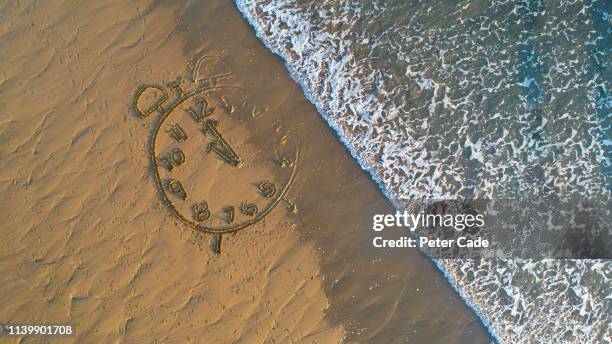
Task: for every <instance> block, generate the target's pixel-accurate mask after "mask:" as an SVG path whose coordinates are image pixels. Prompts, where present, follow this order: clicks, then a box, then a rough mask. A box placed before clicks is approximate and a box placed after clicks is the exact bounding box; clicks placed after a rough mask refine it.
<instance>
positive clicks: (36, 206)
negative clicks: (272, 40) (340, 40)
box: [0, 0, 491, 343]
mask: <svg viewBox="0 0 612 344" xmlns="http://www.w3.org/2000/svg"><path fill="white" fill-rule="evenodd" d="M0 37H1V38H0V95H1V96H0V112H1V113H2V117H1V118H0V142H1V144H0V159H1V160H0V185H1V189H2V193H3V194H4V197H3V202H2V203H0V224H1V226H0V235H1V236H2V237H3V240H2V242H1V244H0V276H1V277H0V304H1V305H2V307H0V323H14V324H43V323H53V324H73V325H74V327H75V329H76V334H75V335H74V336H72V337H69V339H67V340H66V341H65V342H70V341H73V342H79V343H110V342H112V343H341V342H346V343H489V342H491V339H490V337H489V335H488V333H487V332H486V329H485V328H484V327H483V326H482V324H481V323H480V321H479V320H478V318H477V317H476V316H475V315H474V314H473V312H472V311H471V310H469V309H468V308H467V307H466V306H465V304H464V303H463V302H462V301H461V300H460V298H459V297H458V295H457V294H456V293H455V292H454V291H453V290H452V289H451V288H450V287H449V285H448V284H447V282H446V281H445V279H444V278H443V276H442V275H441V274H440V272H438V271H437V270H436V269H435V267H434V266H433V264H432V263H431V262H430V261H429V260H428V259H426V258H425V257H424V256H423V255H422V254H421V253H419V252H418V251H417V250H401V251H393V252H394V253H389V252H383V251H376V250H374V249H373V248H372V246H371V245H370V241H371V236H372V233H371V225H372V215H373V214H376V213H391V212H393V209H392V207H391V205H390V204H389V203H388V202H387V201H386V199H385V198H384V196H383V195H382V193H381V192H380V191H379V189H378V188H377V186H376V185H375V183H374V182H373V181H372V180H371V179H370V177H369V176H368V175H367V173H365V172H364V171H363V170H361V168H360V167H359V166H358V164H357V163H356V162H355V161H354V160H353V158H352V157H351V156H350V154H349V153H348V152H347V150H346V149H345V147H344V146H343V145H342V144H341V143H340V142H339V140H338V138H337V137H336V136H335V135H334V133H333V131H332V130H331V129H330V128H329V127H328V125H327V123H326V122H325V121H324V120H323V119H322V118H321V116H320V115H319V114H318V113H317V111H316V109H315V108H314V107H313V106H312V105H311V104H310V103H309V102H308V101H307V99H306V98H305V97H304V95H303V92H302V90H301V89H300V87H299V86H298V85H297V84H295V83H294V82H293V81H292V80H291V78H290V76H289V74H288V73H287V71H286V69H285V67H284V66H283V63H282V61H281V60H280V59H279V58H278V57H277V56H275V55H273V54H272V53H271V52H269V51H268V50H267V49H266V48H265V46H264V45H263V44H262V43H261V42H260V41H259V40H258V39H257V37H256V36H255V34H254V32H253V31H252V29H251V27H250V26H249V25H248V23H247V22H246V21H245V20H244V19H243V18H242V17H241V16H240V13H239V12H238V10H237V9H236V7H235V5H234V3H233V2H231V1H219V0H214V1H176V2H173V1H134V2H123V1H114V2H113V1H97V2H93V1H90V2H71V3H65V2H60V1H44V2H40V1H21V2H7V3H4V4H2V5H0ZM203 56H213V57H214V58H209V59H202V57H203ZM198 58H200V59H198ZM196 61H202V62H201V63H196ZM194 75H195V79H198V78H200V79H199V80H200V81H199V82H198V80H194ZM215 75H216V76H218V78H212V79H210V78H209V79H207V77H208V76H215ZM177 80H181V83H180V87H181V89H177V88H173V87H172V86H173V84H172V82H175V81H177ZM149 84H155V85H159V86H160V87H162V88H163V89H164V90H165V92H166V93H167V95H168V97H169V99H168V100H167V102H165V103H164V105H166V109H168V106H169V104H171V103H172V101H173V100H176V99H177V98H180V97H181V94H182V93H181V91H184V92H189V91H190V90H194V89H197V88H198V87H213V86H228V87H227V88H223V89H222V90H219V91H218V92H216V93H215V94H214V99H216V100H215V101H214V102H215V104H212V103H213V101H210V103H211V106H212V105H214V107H215V112H214V114H212V115H211V116H212V117H211V118H215V119H216V120H218V125H219V128H221V129H223V130H225V129H227V130H225V131H223V135H225V136H224V137H226V140H227V142H228V144H229V145H232V146H233V147H234V148H235V151H236V152H237V154H238V155H240V157H241V159H242V161H243V162H244V166H242V167H241V169H240V172H237V171H238V170H236V169H228V167H227V166H226V165H227V164H225V163H224V162H223V161H221V160H220V159H214V157H215V155H214V154H209V153H210V152H209V153H206V152H204V150H203V147H204V146H205V141H204V140H205V136H202V137H203V139H201V140H197V139H195V137H196V134H195V131H194V132H193V133H194V134H192V132H188V133H187V134H188V136H189V138H188V139H187V140H186V141H185V142H182V143H181V145H182V146H181V147H183V149H184V151H185V154H186V159H185V166H183V167H184V169H183V170H181V171H180V173H183V174H182V175H181V178H182V179H180V180H181V181H182V183H183V184H182V185H184V188H185V190H186V192H187V193H189V196H188V197H187V198H188V200H189V201H190V202H191V200H203V199H206V200H207V201H208V203H207V204H208V205H209V206H210V212H211V216H212V217H211V219H213V220H214V221H216V222H215V223H219V224H221V223H223V221H227V219H225V218H224V217H223V216H224V215H223V214H224V211H225V210H224V209H225V208H221V207H222V206H225V205H226V204H230V203H231V202H233V203H231V204H233V205H235V206H236V207H237V208H236V209H238V208H239V207H240V203H237V202H241V201H242V200H243V199H244V200H245V201H246V200H247V198H248V200H250V199H255V198H256V196H257V193H256V191H257V189H256V188H255V187H254V186H253V185H254V183H256V182H259V181H261V180H263V179H265V178H277V177H278V178H279V180H280V182H279V183H280V184H282V185H287V188H286V192H285V193H284V194H283V196H282V199H280V198H279V199H278V201H276V200H275V199H274V198H273V196H272V198H271V199H272V200H271V201H266V199H264V198H262V199H261V200H258V201H257V202H260V203H256V204H257V207H258V208H257V209H258V211H261V212H262V213H263V210H264V209H267V208H265V207H268V206H270V209H269V210H270V211H269V212H268V213H266V214H265V216H262V217H261V219H258V220H257V221H256V222H255V223H254V224H252V225H249V226H245V227H244V228H242V229H240V230H238V231H236V232H235V233H232V234H224V235H223V241H222V252H221V254H216V253H215V252H214V250H213V248H214V245H215V240H214V239H215V237H214V236H213V235H211V234H207V233H200V232H197V231H194V230H192V229H191V228H189V226H186V225H185V223H184V222H183V221H181V220H180V219H178V218H177V217H176V216H174V214H173V213H172V211H171V210H170V209H169V208H168V206H167V204H166V202H164V200H163V198H162V197H161V194H160V193H161V191H160V190H159V188H158V187H157V186H156V179H155V173H154V169H153V167H152V164H151V159H150V153H151V152H150V150H151V140H152V135H153V134H152V133H153V132H154V129H155V126H156V125H157V124H158V123H159V122H158V121H159V116H160V111H152V113H151V114H149V115H147V116H145V117H144V118H143V117H142V116H140V115H139V114H138V113H136V112H135V111H134V104H135V98H134V95H135V92H136V91H137V90H138V89H139V88H141V87H143V85H149ZM202 85H205V86H202ZM146 95H148V96H150V98H151V99H145V98H146V97H145V98H143V99H141V100H142V103H140V102H136V104H139V105H138V106H141V107H142V108H146V107H147V106H146V105H151V104H155V101H156V99H159V98H156V97H159V93H156V91H154V90H152V91H151V92H149V93H147V94H146ZM211 97H212V95H211ZM147 102H148V103H147ZM149 107H150V106H149ZM215 116H216V117H215ZM185 123H187V122H185ZM186 125H187V124H186ZM186 125H184V126H186ZM193 128H196V127H195V126H194V127H193ZM186 130H187V129H186ZM194 130H195V129H194ZM162 134H165V133H164V132H163V131H162ZM197 135H199V133H198V134H197ZM275 135H278V137H276V139H278V147H280V148H277V147H271V146H270V145H269V144H268V142H276V141H274V140H275ZM198 137H199V136H198ZM269 140H272V141H269ZM171 144H174V142H173V141H172V140H171V139H169V138H168V137H164V138H161V139H159V145H160V146H163V145H167V146H170V145H171ZM198 152H199V153H198ZM297 152H299V154H298V153H297ZM197 154H200V155H201V156H202V158H201V159H204V158H206V159H209V160H206V161H210V163H200V162H199V161H200V160H198V159H200V157H199V155H198V158H197V159H196V158H192V157H194V156H196V155H197ZM283 154H289V155H290V160H291V161H290V162H288V163H287V165H288V166H289V167H288V169H286V170H283V169H282V168H284V167H285V164H283V162H282V156H283ZM219 156H221V155H219ZM254 157H256V158H254ZM211 159H212V160H211ZM275 159H278V161H277V160H275ZM251 162H253V164H254V163H257V164H259V165H256V166H265V168H264V167H261V168H257V167H251V166H255V165H252V164H251ZM277 162H280V163H279V166H280V167H277V166H276V165H275V163H277ZM188 164H189V165H188ZM265 164H268V165H265ZM281 167H282V168H281ZM277 168H278V170H277ZM225 171H232V172H231V173H230V172H225ZM286 171H289V172H286ZM292 171H294V172H295V174H294V175H292V174H291V173H292ZM164 173H166V174H167V173H168V172H164ZM177 173H179V172H177ZM228 173H230V174H228ZM234 173H235V175H234ZM238 173H240V174H238ZM268 176H271V177H268ZM177 178H178V177H177ZM164 185H165V184H164ZM279 190H281V188H280V187H279V189H278V190H277V191H278V192H279V193H280V191H279ZM169 199H171V200H172V201H173V202H174V201H175V200H174V199H173V198H172V197H169ZM253 202H255V201H253ZM266 202H268V203H266ZM274 202H277V203H276V204H273V203H274ZM176 204H183V203H180V201H176ZM185 204H186V205H185V206H184V208H185V209H183V208H181V209H179V210H180V211H181V212H182V213H185V212H187V213H188V209H189V207H190V206H191V205H192V203H185ZM272 205H273V206H272ZM177 207H178V206H177ZM243 210H244V209H243ZM247 213H248V211H243V213H242V214H241V213H239V211H238V210H236V215H234V213H233V212H232V220H234V219H233V217H234V216H235V217H236V219H235V220H236V221H237V222H239V221H246V220H245V219H248V218H249V216H250V215H249V214H247ZM252 217H253V218H257V217H256V215H253V216H252ZM211 221H212V220H211ZM227 222H231V221H227ZM5 340H6V341H7V342H15V343H31V342H32V343H34V342H47V341H49V342H53V341H56V339H47V338H44V339H43V338H40V337H34V336H32V337H30V336H28V337H21V338H1V339H0V341H5ZM58 341H59V340H58Z"/></svg>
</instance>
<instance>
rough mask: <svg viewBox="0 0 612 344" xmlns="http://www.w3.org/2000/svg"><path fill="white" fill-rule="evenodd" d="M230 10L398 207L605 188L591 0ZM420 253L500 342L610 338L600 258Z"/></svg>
mask: <svg viewBox="0 0 612 344" xmlns="http://www.w3.org/2000/svg"><path fill="white" fill-rule="evenodd" d="M237 6H238V8H239V9H240V11H241V12H242V13H243V15H244V16H245V17H246V18H247V19H248V21H249V22H250V23H251V25H252V26H253V28H254V29H255V31H256V33H257V35H258V36H259V37H260V38H261V40H262V41H263V42H264V43H265V44H266V46H267V47H268V48H269V49H270V50H272V51H273V52H274V53H276V54H278V55H279V56H281V58H283V59H284V60H285V63H286V66H287V68H288V70H289V72H290V73H291V75H292V77H293V78H294V79H295V80H296V81H297V82H298V83H299V84H300V85H301V86H302V88H303V90H304V92H305V94H306V96H307V97H308V98H309V99H310V101H311V102H312V103H313V104H314V105H315V106H316V107H317V109H318V110H319V112H320V113H321V114H322V115H323V117H324V118H325V119H326V120H327V122H328V123H329V124H330V126H332V127H333V128H334V129H335V130H336V132H337V133H338V136H339V138H340V140H341V141H342V142H343V143H344V144H345V145H346V146H347V147H348V149H349V150H350V152H351V154H352V155H353V156H354V157H355V159H356V160H357V161H358V162H359V164H360V165H361V166H362V168H364V169H365V170H367V171H368V172H369V173H370V174H371V175H372V177H373V179H374V180H375V181H376V182H377V183H378V184H379V186H380V188H381V190H382V191H383V192H384V193H385V195H386V196H387V197H388V198H389V199H390V200H391V201H392V202H394V203H395V204H396V205H398V207H399V206H400V204H402V203H403V202H404V201H406V200H412V199H422V198H429V199H431V198H436V199H440V198H456V197H466V198H475V197H492V198H494V197H500V196H501V197H512V196H517V195H521V196H525V195H532V196H534V197H538V196H539V195H542V194H547V193H555V194H560V195H564V194H568V195H569V194H580V195H583V196H584V197H585V198H588V197H601V196H602V195H603V196H604V197H609V192H610V189H609V186H610V185H611V183H610V176H611V168H612V167H611V164H610V156H611V154H610V149H611V148H612V147H611V145H610V143H609V142H610V125H611V123H612V115H611V114H610V111H609V110H610V105H611V104H612V99H611V98H610V96H609V94H608V90H609V89H610V85H609V81H610V80H609V72H608V71H607V66H608V65H609V61H608V55H609V52H610V47H609V43H607V42H609V41H610V33H611V29H610V20H611V19H610V16H609V14H608V11H606V5H605V2H597V1H596V2H586V1H561V2H551V3H548V2H546V1H535V2H524V1H498V2H494V3H491V4H485V5H476V4H470V3H467V4H463V3H462V4H457V3H443V4H432V3H429V2H423V3H412V2H411V3H404V2H401V1H400V2H367V3H365V2H357V1H342V2H333V1H300V2H296V1H283V2H277V1H266V0H237ZM434 261H435V263H436V265H437V266H438V267H439V268H440V270H441V271H442V272H443V273H444V274H445V276H446V277H447V279H448V280H449V282H450V283H451V285H452V286H453V287H454V288H455V289H456V290H457V292H458V293H459V294H460V295H461V296H462V298H463V299H464V300H465V301H466V303H467V304H468V305H470V307H472V309H474V311H475V312H476V313H477V314H478V315H479V317H480V318H481V319H482V321H483V323H484V324H485V326H487V328H488V329H489V330H490V331H491V333H492V335H493V336H494V337H495V338H496V339H497V340H498V341H499V342H503V343H551V342H554V343H576V342H580V343H602V342H612V321H611V319H610V314H612V305H611V302H610V300H611V297H610V294H609V290H610V277H611V275H612V263H611V262H610V261H605V260H538V261H534V260H516V259H515V260H484V259H483V260H434Z"/></svg>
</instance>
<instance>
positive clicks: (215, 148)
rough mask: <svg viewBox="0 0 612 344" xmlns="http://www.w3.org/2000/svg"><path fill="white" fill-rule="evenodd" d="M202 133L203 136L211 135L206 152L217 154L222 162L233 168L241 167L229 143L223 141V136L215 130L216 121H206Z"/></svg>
mask: <svg viewBox="0 0 612 344" xmlns="http://www.w3.org/2000/svg"><path fill="white" fill-rule="evenodd" d="M202 131H203V132H204V134H208V135H211V136H212V139H213V140H212V141H211V142H210V143H209V144H208V146H207V152H213V153H215V154H217V156H219V157H220V158H221V159H222V160H223V161H225V162H226V163H228V164H230V165H232V166H234V167H240V166H241V165H242V160H241V159H240V157H239V156H238V154H237V153H236V151H234V150H233V149H232V147H231V146H230V145H229V143H227V141H225V139H224V138H223V135H221V133H220V132H219V130H218V129H217V121H215V120H212V119H208V120H206V121H205V122H204V129H203V130H202Z"/></svg>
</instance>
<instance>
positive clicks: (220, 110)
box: [132, 57, 299, 254]
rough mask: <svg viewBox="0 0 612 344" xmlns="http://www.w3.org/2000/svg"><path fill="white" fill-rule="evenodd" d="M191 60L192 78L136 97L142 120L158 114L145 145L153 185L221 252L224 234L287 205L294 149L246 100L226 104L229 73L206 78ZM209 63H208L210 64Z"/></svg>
mask: <svg viewBox="0 0 612 344" xmlns="http://www.w3.org/2000/svg"><path fill="white" fill-rule="evenodd" d="M206 58H207V57H204V58H200V59H199V60H197V61H196V63H195V64H194V68H193V73H192V74H193V76H192V79H191V80H190V82H188V83H190V84H192V85H191V90H189V91H185V88H186V87H185V84H186V82H185V81H182V80H180V79H179V80H177V81H174V82H171V83H169V84H166V85H163V86H162V85H158V84H147V85H144V86H142V87H140V88H139V89H138V90H137V91H136V93H135V94H134V99H133V104H132V107H133V110H134V111H135V112H136V114H137V115H138V116H140V117H141V118H147V117H148V116H149V115H151V114H152V113H155V112H158V113H159V119H158V120H157V122H156V123H155V124H154V125H153V133H152V135H151V138H150V140H149V145H148V147H147V148H148V153H149V156H150V160H151V164H152V168H153V174H154V179H155V184H156V186H157V189H158V191H159V194H160V196H161V198H162V200H163V202H164V203H165V204H166V205H167V207H168V208H169V210H170V212H171V213H172V215H174V216H175V217H176V218H177V219H178V220H179V221H180V222H182V223H183V224H185V225H186V226H187V227H189V228H191V229H193V230H195V231H198V232H202V233H208V234H213V235H215V237H216V240H215V242H214V248H213V249H214V251H215V253H217V254H219V253H221V240H222V236H223V234H228V233H233V232H236V231H239V230H241V229H244V228H246V227H248V226H250V225H253V224H255V223H257V222H258V221H260V220H262V219H263V218H264V217H265V216H267V215H268V214H269V213H270V212H271V211H272V210H273V209H274V208H275V207H276V206H277V205H279V204H282V205H283V206H285V207H286V208H287V209H288V210H289V211H290V212H295V211H296V210H297V208H296V206H295V205H294V204H293V203H292V202H290V201H288V200H287V199H286V195H287V191H288V190H289V188H290V186H291V184H292V182H293V181H294V179H295V175H296V172H297V166H298V158H299V146H298V144H297V142H295V140H293V137H292V135H291V134H292V132H291V130H289V128H288V127H287V126H286V124H285V123H282V122H279V121H275V120H274V119H272V118H267V117H266V116H265V115H262V112H261V111H259V112H258V111H257V110H256V108H254V107H251V108H250V109H248V104H249V103H248V102H246V101H245V102H242V105H240V106H234V105H231V104H230V102H229V101H228V98H227V97H226V95H224V93H228V92H231V91H232V90H233V91H234V93H236V92H235V91H236V89H238V90H239V88H236V87H233V86H230V85H219V84H218V83H219V81H220V80H222V79H224V78H226V77H227V76H229V75H230V74H231V73H218V74H213V75H204V76H203V77H201V78H200V75H201V73H200V74H198V69H199V68H200V65H201V64H202V62H203V61H206ZM213 62H214V61H213Z"/></svg>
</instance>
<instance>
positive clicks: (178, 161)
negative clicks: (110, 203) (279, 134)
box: [135, 85, 299, 235]
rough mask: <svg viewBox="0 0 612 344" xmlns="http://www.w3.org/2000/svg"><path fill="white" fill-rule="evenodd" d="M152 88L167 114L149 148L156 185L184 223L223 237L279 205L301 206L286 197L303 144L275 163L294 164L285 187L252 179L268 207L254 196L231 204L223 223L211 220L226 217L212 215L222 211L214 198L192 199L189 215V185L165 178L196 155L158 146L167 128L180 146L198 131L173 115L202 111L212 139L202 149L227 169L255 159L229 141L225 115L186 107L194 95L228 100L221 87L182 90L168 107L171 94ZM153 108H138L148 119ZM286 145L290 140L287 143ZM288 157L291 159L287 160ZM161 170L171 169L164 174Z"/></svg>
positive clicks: (205, 131) (203, 126)
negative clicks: (177, 121) (190, 130)
mask: <svg viewBox="0 0 612 344" xmlns="http://www.w3.org/2000/svg"><path fill="white" fill-rule="evenodd" d="M148 86H149V87H152V88H154V89H156V90H158V91H161V92H162V98H160V99H161V101H159V102H158V103H156V104H155V105H154V106H153V108H154V110H159V111H160V112H161V117H160V118H159V120H158V121H157V123H155V124H154V129H153V132H152V135H151V139H150V141H149V142H150V144H149V147H148V151H149V159H150V163H151V166H152V168H153V172H154V173H153V174H154V179H155V185H156V187H157V190H158V192H159V193H160V194H161V197H162V201H163V202H164V203H165V204H166V206H167V207H168V208H169V209H170V211H171V213H172V214H173V215H174V216H175V217H176V218H177V219H178V220H179V221H180V222H182V223H183V224H184V225H186V226H187V227H189V228H191V229H193V230H195V231H197V232H202V233H209V234H216V235H221V234H227V233H232V232H236V231H239V230H241V229H244V228H246V227H248V226H251V225H253V224H255V223H257V222H259V221H260V220H262V219H263V218H265V217H266V216H267V215H268V214H269V213H270V212H271V211H272V210H273V209H274V208H275V207H276V206H277V205H278V204H279V203H284V204H285V205H290V206H291V207H293V208H294V209H295V206H294V205H292V204H291V203H290V202H288V201H287V200H286V199H285V196H286V194H287V192H288V190H289V188H290V187H291V185H292V183H293V181H294V179H295V176H296V173H297V167H298V160H299V145H297V144H295V146H294V147H292V148H293V149H292V153H293V154H291V155H292V157H290V158H289V160H283V159H287V158H286V157H285V158H282V159H279V160H277V161H276V162H275V164H278V165H279V166H280V167H279V168H282V169H286V167H287V166H288V167H290V168H291V170H290V173H287V172H285V173H284V174H285V176H286V178H285V179H286V181H285V182H281V183H280V184H279V185H275V184H278V181H274V182H270V181H269V180H265V179H264V180H260V181H258V182H256V183H252V184H254V185H252V187H253V188H257V189H258V193H257V194H258V195H259V197H260V199H259V200H257V201H259V203H261V202H262V200H263V201H264V204H265V206H263V207H261V206H260V207H261V209H259V208H258V207H257V205H256V204H255V202H256V200H251V201H252V202H253V203H247V202H248V201H247V200H245V202H244V203H241V204H240V207H239V208H236V207H233V206H230V207H227V206H226V207H225V208H222V209H221V210H222V211H223V212H225V214H226V218H225V222H226V223H225V224H223V225H211V224H210V222H213V221H215V220H216V221H217V222H219V221H221V220H222V219H221V218H220V216H215V215H213V214H212V212H216V213H217V214H218V205H217V204H215V208H211V207H210V204H209V202H210V201H211V200H198V199H193V200H191V199H189V201H190V205H189V207H190V208H191V209H190V210H191V212H190V213H187V210H185V208H186V206H185V205H184V204H183V203H181V202H185V201H186V200H187V198H188V197H187V193H186V191H185V188H184V187H183V185H182V184H181V182H180V181H178V180H176V179H169V178H164V177H163V176H166V175H168V174H170V173H172V171H173V169H174V168H175V166H173V164H174V165H179V166H180V165H182V164H183V163H184V162H185V160H186V159H190V157H189V156H186V155H185V154H184V153H183V151H182V150H180V149H176V148H175V149H173V150H170V151H169V152H166V154H165V155H166V157H161V155H163V154H160V150H158V149H157V145H158V139H159V138H160V135H163V134H164V131H166V132H167V133H168V135H169V136H171V137H172V138H173V139H174V141H176V143H177V144H178V145H180V143H182V142H185V141H187V140H189V139H191V137H192V134H189V135H187V134H186V133H185V132H184V130H183V128H181V127H180V125H179V126H178V127H176V126H175V125H176V124H173V123H170V121H169V120H170V119H171V118H173V117H176V116H181V115H183V116H187V117H186V118H189V115H192V117H194V116H196V115H199V116H201V117H200V120H201V121H200V122H198V121H196V122H198V124H199V125H200V126H201V131H202V133H201V134H202V135H204V136H205V137H207V139H206V140H205V141H208V145H204V146H207V148H208V149H207V151H205V152H204V151H202V152H200V153H202V154H206V155H207V158H208V159H210V158H215V159H216V160H217V161H221V162H222V163H223V164H224V167H223V168H230V169H242V168H247V169H248V168H252V166H250V167H249V166H248V165H249V163H250V161H243V160H242V158H241V157H240V154H239V153H237V152H236V151H235V149H234V148H233V147H232V142H228V140H226V137H225V135H224V134H223V130H222V129H223V128H221V127H222V126H223V124H224V120H223V118H219V116H218V115H217V116H213V115H211V114H206V111H205V110H206V108H204V109H203V110H202V111H201V112H200V113H199V114H196V113H195V112H193V113H190V112H191V111H192V109H191V108H189V107H186V106H185V105H187V104H188V103H190V102H191V103H193V101H194V99H196V98H198V99H204V100H206V99H209V100H211V99H215V98H216V99H217V100H219V99H223V101H224V102H225V100H224V98H222V97H218V96H217V95H215V94H214V93H213V92H214V91H215V90H219V89H222V88H223V87H222V86H208V87H199V88H196V89H195V90H193V91H189V92H181V94H180V95H179V97H178V99H177V100H176V101H174V102H173V103H172V104H171V105H170V106H169V107H167V108H163V102H164V101H165V100H167V99H168V98H169V97H168V95H167V93H165V89H164V88H161V86H157V85H148ZM142 92H143V91H141V90H139V91H137V97H136V101H135V106H138V104H137V102H138V98H139V96H140V95H142ZM150 109H151V108H150ZM183 110H185V111H183ZM151 112H153V111H147V112H145V113H143V112H140V111H139V110H138V113H139V114H140V115H141V116H142V117H146V116H147V115H148V114H150V113H151ZM218 112H220V111H218ZM253 113H255V110H254V111H253ZM175 115H176V116H175ZM228 116H230V115H227V114H226V116H225V118H226V119H227V118H228ZM252 117H253V118H249V120H253V121H255V122H257V121H258V119H257V118H255V116H252ZM213 118H214V119H213ZM167 124H170V126H169V127H170V128H171V129H169V130H162V128H164V127H167ZM276 129H277V128H273V131H275V130H276ZM287 136H288V134H287V135H285V136H284V139H285V140H287ZM167 140H169V139H167ZM283 144H285V142H283ZM168 153H169V154H168ZM268 153H269V152H268ZM247 160H248V159H247ZM267 161H271V159H267ZM287 161H288V162H289V163H287ZM245 165H246V166H245ZM176 167H178V166H176ZM160 171H165V172H164V173H160ZM281 185H282V186H281ZM181 198H182V199H181ZM213 201H214V200H213ZM234 205H238V204H234ZM179 208H182V209H179ZM228 209H231V212H229V211H226V210H228ZM188 214H189V215H188ZM190 215H191V216H190ZM190 217H191V219H190ZM236 217H238V218H239V221H237V222H234V220H235V218H236Z"/></svg>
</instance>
